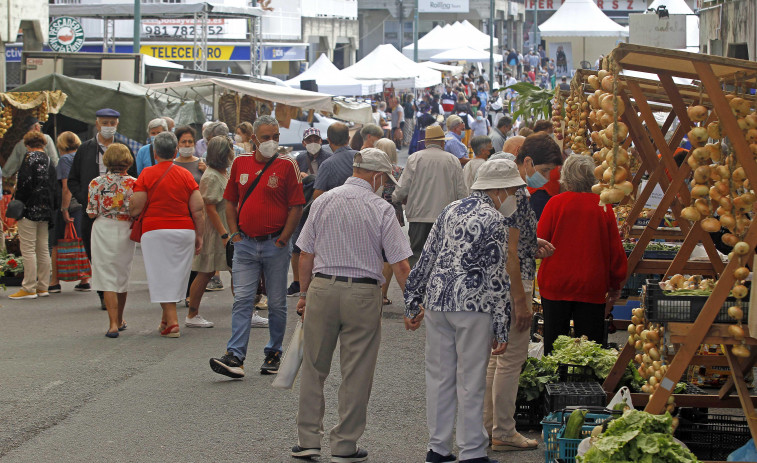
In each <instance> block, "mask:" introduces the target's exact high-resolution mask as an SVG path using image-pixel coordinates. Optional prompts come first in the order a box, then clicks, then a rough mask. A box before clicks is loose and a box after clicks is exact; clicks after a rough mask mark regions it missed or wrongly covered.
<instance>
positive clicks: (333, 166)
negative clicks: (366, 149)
mask: <svg viewBox="0 0 757 463" xmlns="http://www.w3.org/2000/svg"><path fill="white" fill-rule="evenodd" d="M322 151H323V150H322ZM355 153H357V151H355V150H351V149H350V148H349V147H348V146H340V147H339V148H337V150H336V151H335V152H334V154H332V155H331V157H329V158H328V159H327V160H326V161H324V163H323V164H321V166H320V167H319V168H318V175H317V176H316V178H315V184H314V185H313V188H315V189H316V190H321V191H329V190H331V189H334V188H336V187H338V186H342V185H344V182H345V181H346V180H347V179H348V178H350V177H351V176H352V163H353V161H354V158H355Z"/></svg>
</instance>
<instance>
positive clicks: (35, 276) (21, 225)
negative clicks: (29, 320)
mask: <svg viewBox="0 0 757 463" xmlns="http://www.w3.org/2000/svg"><path fill="white" fill-rule="evenodd" d="M18 241H19V246H20V248H21V255H22V256H23V257H24V281H23V282H22V283H21V288H22V289H23V290H24V291H26V292H27V293H36V292H45V291H47V286H48V285H49V284H50V251H49V250H48V247H47V222H35V221H33V220H29V219H21V220H19V221H18Z"/></svg>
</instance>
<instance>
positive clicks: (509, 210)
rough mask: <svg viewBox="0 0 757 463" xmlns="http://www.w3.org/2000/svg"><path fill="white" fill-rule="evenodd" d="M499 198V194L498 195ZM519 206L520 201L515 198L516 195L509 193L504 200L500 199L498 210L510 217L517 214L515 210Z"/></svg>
mask: <svg viewBox="0 0 757 463" xmlns="http://www.w3.org/2000/svg"><path fill="white" fill-rule="evenodd" d="M497 199H499V196H498V197H497ZM517 208H518V203H517V201H516V200H515V195H511V194H508V195H507V198H505V200H504V201H502V200H501V199H499V207H498V208H497V210H498V211H499V213H500V214H502V215H503V216H505V217H510V216H511V215H513V214H515V210H516V209H517Z"/></svg>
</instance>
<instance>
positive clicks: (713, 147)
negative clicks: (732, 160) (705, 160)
mask: <svg viewBox="0 0 757 463" xmlns="http://www.w3.org/2000/svg"><path fill="white" fill-rule="evenodd" d="M705 149H707V152H708V153H709V155H710V159H712V160H713V161H714V162H720V160H721V159H722V158H723V151H722V149H721V148H720V145H719V144H717V143H710V144H708V145H706V146H705Z"/></svg>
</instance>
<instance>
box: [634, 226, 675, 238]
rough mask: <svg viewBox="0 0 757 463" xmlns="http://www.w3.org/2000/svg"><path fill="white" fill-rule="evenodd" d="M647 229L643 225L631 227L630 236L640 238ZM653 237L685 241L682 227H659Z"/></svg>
mask: <svg viewBox="0 0 757 463" xmlns="http://www.w3.org/2000/svg"><path fill="white" fill-rule="evenodd" d="M645 229H646V227H641V226H634V227H631V230H629V232H628V237H629V238H639V237H640V236H641V234H642V233H643V232H644V230H645ZM652 237H653V238H654V239H656V240H676V241H683V239H684V238H685V237H684V235H683V232H682V231H681V229H680V228H679V229H674V228H658V229H656V230H655V232H654V235H653V236H652Z"/></svg>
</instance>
